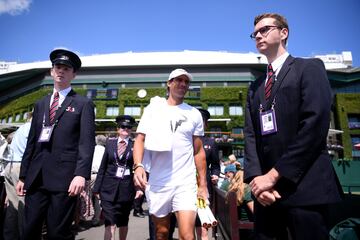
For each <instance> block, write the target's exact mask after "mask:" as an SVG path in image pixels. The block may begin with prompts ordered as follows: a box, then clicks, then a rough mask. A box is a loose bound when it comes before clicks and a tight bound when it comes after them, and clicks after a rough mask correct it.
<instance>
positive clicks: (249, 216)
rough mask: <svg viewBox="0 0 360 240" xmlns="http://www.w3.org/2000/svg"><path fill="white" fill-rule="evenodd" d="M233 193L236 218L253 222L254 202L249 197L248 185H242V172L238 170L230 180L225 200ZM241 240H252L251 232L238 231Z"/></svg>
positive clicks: (245, 230) (247, 230)
mask: <svg viewBox="0 0 360 240" xmlns="http://www.w3.org/2000/svg"><path fill="white" fill-rule="evenodd" d="M230 192H234V193H235V194H236V200H237V212H238V218H239V220H241V221H254V200H253V199H252V197H251V189H250V187H249V185H248V184H246V183H244V171H243V169H239V170H238V171H237V172H236V174H235V176H234V177H233V178H232V179H231V181H230V184H229V187H228V190H227V192H226V199H228V198H229V193H230ZM240 232H241V238H244V239H253V237H254V236H253V230H249V229H244V230H240Z"/></svg>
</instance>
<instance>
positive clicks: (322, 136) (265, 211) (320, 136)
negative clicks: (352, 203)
mask: <svg viewBox="0 0 360 240" xmlns="http://www.w3.org/2000/svg"><path fill="white" fill-rule="evenodd" d="M250 36H251V38H252V39H254V40H255V44H256V48H257V49H258V51H259V52H260V53H261V54H264V55H265V56H266V58H267V60H268V66H267V69H268V70H267V76H265V74H264V75H263V76H261V77H259V78H258V79H256V81H254V82H252V84H251V86H250V87H249V90H248V95H247V102H246V111H245V127H244V134H245V162H244V170H245V176H244V181H245V182H246V183H249V185H250V187H251V191H252V193H253V195H254V197H255V198H256V201H255V203H254V212H255V233H256V238H257V239H329V228H328V227H329V226H328V223H327V220H328V219H327V213H328V207H329V204H331V203H335V202H338V201H340V200H341V195H342V190H341V186H340V184H339V181H338V179H337V176H336V173H335V171H334V169H333V166H332V163H331V161H330V157H329V154H328V151H327V148H326V137H327V134H328V130H329V125H330V113H331V105H332V93H331V87H330V84H329V80H328V78H327V74H326V70H325V67H324V63H323V62H322V61H321V60H320V59H303V58H294V57H292V56H291V55H290V54H289V53H288V52H287V49H286V46H287V41H288V37H289V26H288V22H287V20H286V19H285V17H283V16H281V15H279V14H276V13H265V14H261V15H259V16H257V17H255V20H254V32H253V33H252V34H251V35H250Z"/></svg>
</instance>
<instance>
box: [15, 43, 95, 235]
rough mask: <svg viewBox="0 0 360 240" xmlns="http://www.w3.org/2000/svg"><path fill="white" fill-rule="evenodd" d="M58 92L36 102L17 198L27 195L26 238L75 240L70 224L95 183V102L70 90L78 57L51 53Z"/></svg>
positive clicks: (52, 73) (59, 52)
mask: <svg viewBox="0 0 360 240" xmlns="http://www.w3.org/2000/svg"><path fill="white" fill-rule="evenodd" d="M50 60H51V62H52V68H51V70H50V74H51V76H52V77H53V80H54V89H53V92H52V94H49V95H47V96H45V97H43V98H42V99H40V100H39V101H38V102H36V103H35V106H34V111H33V119H32V121H31V127H30V132H29V137H28V141H27V145H26V149H25V152H24V155H23V158H22V162H21V168H20V175H19V182H18V183H17V186H16V190H17V194H18V195H21V196H24V195H25V219H24V224H23V226H24V233H23V239H24V240H25V239H29V240H38V239H41V232H42V226H43V223H44V221H45V220H46V230H47V238H48V239H49V240H51V239H57V240H59V239H74V234H73V232H72V231H71V224H72V222H73V220H74V216H75V215H74V214H75V210H76V206H77V200H78V196H79V194H80V193H81V192H82V191H83V190H84V187H85V181H86V180H87V179H90V174H91V161H92V158H93V153H94V147H95V113H94V104H93V102H92V101H91V100H90V99H88V98H86V97H84V96H81V95H79V94H77V93H76V92H75V91H74V90H73V89H72V88H71V81H72V80H73V79H74V78H75V77H76V73H77V71H78V70H79V69H80V67H81V60H80V58H79V57H78V56H77V55H76V54H75V53H73V52H71V51H69V50H65V49H57V50H54V51H52V52H51V53H50Z"/></svg>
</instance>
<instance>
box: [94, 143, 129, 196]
mask: <svg viewBox="0 0 360 240" xmlns="http://www.w3.org/2000/svg"><path fill="white" fill-rule="evenodd" d="M117 141H118V138H111V139H109V140H108V141H107V143H106V146H105V153H104V156H103V159H102V161H101V165H100V168H99V171H98V174H97V177H96V181H95V185H94V189H93V192H94V193H99V194H100V199H101V200H106V201H110V202H124V201H132V200H134V197H135V188H134V183H133V173H132V166H133V164H134V161H133V141H132V140H129V141H128V144H127V147H126V150H125V152H124V153H123V154H122V157H121V159H119V156H118V154H117V152H118V151H117V149H118V144H117ZM116 162H118V163H120V165H125V163H126V169H128V171H130V175H126V176H124V177H123V178H122V179H121V178H118V177H116V171H117V169H118V166H117V164H116Z"/></svg>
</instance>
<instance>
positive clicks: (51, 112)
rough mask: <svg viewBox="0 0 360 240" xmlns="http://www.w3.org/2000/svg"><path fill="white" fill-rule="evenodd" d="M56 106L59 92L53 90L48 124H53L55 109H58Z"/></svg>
mask: <svg viewBox="0 0 360 240" xmlns="http://www.w3.org/2000/svg"><path fill="white" fill-rule="evenodd" d="M58 106H59V93H58V92H55V93H54V99H53V102H52V104H51V106H50V124H51V125H53V124H54V121H55V114H56V110H57V109H58Z"/></svg>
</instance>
